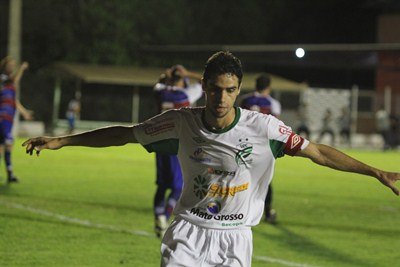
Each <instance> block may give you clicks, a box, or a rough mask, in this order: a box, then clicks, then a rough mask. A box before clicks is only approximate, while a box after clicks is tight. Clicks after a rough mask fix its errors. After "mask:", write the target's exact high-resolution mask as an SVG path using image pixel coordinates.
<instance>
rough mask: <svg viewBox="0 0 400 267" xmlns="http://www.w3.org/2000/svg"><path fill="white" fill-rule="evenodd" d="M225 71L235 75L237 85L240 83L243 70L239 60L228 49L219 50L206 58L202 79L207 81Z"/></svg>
mask: <svg viewBox="0 0 400 267" xmlns="http://www.w3.org/2000/svg"><path fill="white" fill-rule="evenodd" d="M226 73H231V74H232V75H236V77H238V80H239V85H240V84H241V83H242V78H243V72H242V63H241V62H240V60H239V59H238V58H237V57H235V56H234V55H233V54H232V53H230V52H228V51H220V52H217V53H215V54H214V55H212V56H211V57H210V58H209V59H208V60H207V62H206V65H205V68H204V73H203V80H204V82H207V81H208V80H210V79H213V78H216V77H217V76H219V75H221V74H226Z"/></svg>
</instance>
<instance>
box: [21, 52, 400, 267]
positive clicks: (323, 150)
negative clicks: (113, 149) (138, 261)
mask: <svg viewBox="0 0 400 267" xmlns="http://www.w3.org/2000/svg"><path fill="white" fill-rule="evenodd" d="M242 76H243V74H242V67H241V63H240V61H239V59H238V58H236V57H235V56H233V55H232V54H231V53H229V52H218V53H216V54H214V55H213V56H211V57H210V58H209V59H208V61H207V63H206V65H205V70H204V73H203V79H202V87H203V90H204V91H205V93H206V106H205V107H198V108H183V109H179V110H169V111H167V112H164V113H162V114H161V115H158V116H156V117H153V118H151V119H149V120H147V121H145V122H144V123H141V124H138V125H135V126H111V127H106V128H101V129H97V130H93V131H89V132H85V133H81V134H76V135H68V136H63V137H37V138H32V139H29V140H27V141H25V142H24V143H23V145H24V146H26V152H27V153H28V154H31V155H32V154H33V153H34V152H35V151H36V153H37V154H39V152H40V151H42V150H44V149H59V148H61V147H64V146H88V147H108V146H119V145H124V144H127V143H137V142H139V143H140V144H142V145H143V146H144V147H145V148H146V149H147V150H148V151H149V152H154V151H156V152H165V153H170V154H177V155H178V158H179V160H180V163H181V166H182V173H183V178H184V187H183V190H182V195H181V197H180V198H179V201H178V203H177V205H176V207H175V209H174V215H175V219H174V220H173V222H172V223H171V225H170V226H169V228H168V230H167V232H166V233H165V235H164V238H163V240H162V245H161V255H162V259H161V266H251V258H252V251H253V245H252V231H251V227H252V226H255V225H257V224H258V223H259V222H260V220H261V218H262V211H263V207H264V199H265V196H266V194H267V187H268V184H269V183H270V182H271V179H272V176H273V172H274V167H275V160H276V159H277V158H279V157H282V156H284V155H285V154H287V155H290V156H298V157H304V158H308V159H311V160H312V161H313V162H314V163H316V164H319V165H322V166H327V167H330V168H333V169H336V170H341V171H347V172H354V173H359V174H364V175H369V176H372V177H375V178H376V179H377V180H379V181H380V182H381V183H382V184H384V185H386V186H387V187H389V188H390V189H391V190H392V191H393V192H394V193H395V194H396V195H399V194H400V190H399V189H398V188H397V187H396V186H395V182H396V181H398V180H400V173H394V172H386V171H383V170H379V169H376V168H373V167H371V166H368V165H366V164H364V163H362V162H359V161H357V160H355V159H353V158H351V157H349V156H347V155H346V154H343V153H342V152H340V151H338V150H336V149H334V148H332V147H329V146H326V145H321V144H316V143H312V142H309V141H307V140H306V139H303V138H302V137H300V136H299V135H296V134H295V133H293V132H292V130H291V128H290V127H288V126H286V125H285V124H284V123H283V122H282V121H280V120H278V119H277V118H275V117H274V116H271V115H265V114H262V113H259V112H254V111H249V110H245V109H241V108H239V107H235V106H234V103H235V101H236V98H237V96H238V95H239V92H240V86H241V81H242Z"/></svg>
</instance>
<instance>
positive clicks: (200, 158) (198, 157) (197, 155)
mask: <svg viewBox="0 0 400 267" xmlns="http://www.w3.org/2000/svg"><path fill="white" fill-rule="evenodd" d="M189 158H190V159H191V160H194V161H196V162H203V163H204V162H206V163H209V162H211V159H209V158H206V157H204V154H203V149H202V148H200V147H199V148H197V149H196V150H195V151H194V152H193V155H190V156H189Z"/></svg>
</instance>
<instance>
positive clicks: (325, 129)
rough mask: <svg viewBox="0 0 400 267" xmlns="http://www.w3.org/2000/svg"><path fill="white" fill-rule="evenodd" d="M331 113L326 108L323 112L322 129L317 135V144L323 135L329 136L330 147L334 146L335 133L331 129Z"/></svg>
mask: <svg viewBox="0 0 400 267" xmlns="http://www.w3.org/2000/svg"><path fill="white" fill-rule="evenodd" d="M332 121H333V118H332V111H331V110H330V109H329V108H328V109H326V110H325V113H324V116H323V117H322V128H321V131H320V133H319V137H318V141H317V142H318V143H320V142H321V140H322V138H323V137H324V136H325V135H327V134H328V135H330V136H331V146H333V145H334V144H335V133H334V131H333V129H332V125H331V124H332Z"/></svg>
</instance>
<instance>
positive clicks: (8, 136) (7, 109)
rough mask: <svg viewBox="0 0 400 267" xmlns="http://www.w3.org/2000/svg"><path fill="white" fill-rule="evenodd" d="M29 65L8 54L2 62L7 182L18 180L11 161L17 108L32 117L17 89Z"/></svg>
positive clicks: (1, 142)
mask: <svg viewBox="0 0 400 267" xmlns="http://www.w3.org/2000/svg"><path fill="white" fill-rule="evenodd" d="M28 67H29V64H28V63H27V62H23V63H22V64H21V65H20V66H19V67H17V62H16V60H15V59H14V58H12V57H10V56H7V57H5V58H3V59H2V60H1V62H0V72H1V91H0V146H1V147H4V160H5V163H6V168H7V182H8V183H12V182H18V178H17V177H15V176H14V174H13V170H12V163H11V152H12V147H13V141H14V140H13V136H12V128H13V121H14V116H15V113H16V110H18V111H19V112H20V114H21V115H22V116H23V117H24V118H25V119H32V114H31V111H29V110H27V109H25V108H24V106H22V104H21V103H20V102H19V101H18V99H17V95H16V89H17V86H18V84H19V81H20V80H21V78H22V75H23V73H24V71H25V70H26V69H27V68H28Z"/></svg>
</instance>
